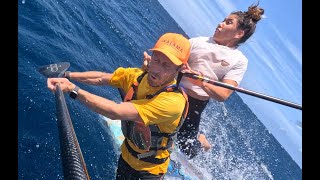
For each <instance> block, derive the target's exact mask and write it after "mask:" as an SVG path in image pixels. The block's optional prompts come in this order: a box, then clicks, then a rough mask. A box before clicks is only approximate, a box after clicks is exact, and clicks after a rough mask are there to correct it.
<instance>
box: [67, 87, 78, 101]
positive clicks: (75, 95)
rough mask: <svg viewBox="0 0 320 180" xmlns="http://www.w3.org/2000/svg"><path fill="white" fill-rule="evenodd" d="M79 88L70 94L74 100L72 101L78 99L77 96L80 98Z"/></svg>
mask: <svg viewBox="0 0 320 180" xmlns="http://www.w3.org/2000/svg"><path fill="white" fill-rule="evenodd" d="M79 89H80V88H79V87H78V86H76V87H75V88H74V89H73V90H72V91H71V92H70V94H69V96H70V97H71V98H72V99H76V98H77V96H78V91H79Z"/></svg>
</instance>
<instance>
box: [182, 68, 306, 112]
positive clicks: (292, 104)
mask: <svg viewBox="0 0 320 180" xmlns="http://www.w3.org/2000/svg"><path fill="white" fill-rule="evenodd" d="M183 75H184V76H186V77H189V78H192V79H197V80H201V81H204V82H207V83H210V84H213V85H215V86H220V87H224V88H227V89H231V90H235V91H238V92H241V93H244V94H248V95H251V96H255V97H259V98H262V99H265V100H268V101H272V102H275V103H279V104H282V105H285V106H289V107H292V108H296V109H300V110H302V106H301V105H299V104H296V103H292V102H289V101H285V100H282V99H279V98H275V97H272V96H268V95H265V94H261V93H258V92H254V91H250V90H246V89H243V88H240V87H235V86H233V85H230V84H226V83H223V82H219V81H214V80H211V79H209V78H206V77H203V76H199V75H196V74H192V73H183Z"/></svg>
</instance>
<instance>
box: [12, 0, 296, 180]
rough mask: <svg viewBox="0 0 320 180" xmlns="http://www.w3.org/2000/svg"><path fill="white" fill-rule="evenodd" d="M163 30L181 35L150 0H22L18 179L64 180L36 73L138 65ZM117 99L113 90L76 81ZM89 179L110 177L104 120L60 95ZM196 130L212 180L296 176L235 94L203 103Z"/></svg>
mask: <svg viewBox="0 0 320 180" xmlns="http://www.w3.org/2000/svg"><path fill="white" fill-rule="evenodd" d="M165 32H177V33H182V34H185V33H184V31H183V30H182V29H181V28H180V27H179V26H178V24H177V23H176V22H175V21H174V20H173V19H172V18H171V17H170V15H169V14H168V13H167V12H166V11H165V9H163V7H162V6H161V5H160V4H159V3H158V1H155V0H139V1H138V0H103V1H102V0H90V1H85V0H79V1H69V0H65V1H51V0H49V1H48V0H35V1H28V0H22V1H20V2H19V5H18V76H19V77H18V179H32V180H34V179H63V171H62V165H61V158H60V146H59V137H58V129H57V119H56V115H55V99H54V95H53V94H52V93H51V92H50V91H49V90H48V89H47V88H46V78H45V77H43V76H42V75H41V74H40V73H38V72H37V68H38V67H40V66H42V65H46V64H51V63H56V62H61V61H67V62H70V64H71V66H70V68H69V70H70V71H87V70H97V71H106V72H112V71H113V70H115V69H116V68H117V67H119V66H123V67H133V66H140V65H141V63H142V58H143V51H145V50H147V49H149V48H152V46H153V45H154V43H155V42H156V40H157V39H158V37H160V35H162V34H163V33H165ZM78 85H79V86H80V87H81V88H83V89H85V90H88V91H89V92H92V93H95V94H98V95H101V96H104V97H106V98H109V99H112V100H114V101H117V102H119V101H120V97H119V95H118V93H117V91H116V89H113V88H110V87H91V86H88V85H83V84H78ZM66 101H67V105H68V108H69V112H70V116H71V119H72V122H73V125H74V129H75V132H76V134H77V138H78V141H79V144H80V147H81V151H82V153H83V156H84V159H85V162H86V164H87V169H88V172H89V175H90V177H91V179H92V180H95V179H108V180H109V179H114V176H115V170H116V164H117V159H118V153H117V152H116V149H114V147H113V145H112V144H113V140H112V139H111V137H110V136H109V135H108V132H107V131H108V130H107V129H106V127H105V125H104V120H103V119H102V118H100V116H98V115H97V114H96V113H94V112H92V111H90V110H88V109H87V108H86V107H84V106H83V105H82V104H80V103H79V102H77V101H74V100H71V99H70V98H69V97H68V96H66ZM204 113H205V115H204V119H203V121H202V122H201V129H202V131H204V132H205V133H206V134H207V136H208V138H209V141H210V142H211V143H213V145H214V147H213V148H212V150H210V151H209V152H208V153H204V154H202V155H199V156H198V157H196V158H195V159H194V160H193V161H194V163H195V164H196V165H198V166H201V167H204V168H206V169H207V171H209V172H210V173H211V174H212V175H213V177H214V179H232V180H233V179H276V180H278V179H284V180H288V179H290V180H295V179H297V180H299V179H302V172H301V169H300V168H299V166H298V165H297V164H296V163H295V162H294V161H293V160H292V158H291V157H290V156H289V154H288V153H287V152H286V151H285V150H284V149H283V147H281V145H280V144H279V143H278V142H277V141H276V139H275V138H274V137H273V136H272V135H271V134H270V133H269V131H268V130H266V128H265V127H264V125H263V124H262V123H261V122H260V121H259V119H257V117H256V116H255V115H254V114H253V113H252V111H251V110H250V109H249V108H248V106H247V105H246V104H244V103H243V101H242V100H241V98H240V97H239V96H238V95H237V94H236V93H234V94H233V95H232V96H231V97H230V98H229V99H228V100H227V101H226V102H224V103H219V102H215V101H210V103H209V105H208V108H207V109H206V110H205V111H204Z"/></svg>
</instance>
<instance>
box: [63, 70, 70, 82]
mask: <svg viewBox="0 0 320 180" xmlns="http://www.w3.org/2000/svg"><path fill="white" fill-rule="evenodd" d="M64 77H65V78H67V79H69V80H70V71H66V72H65V73H64Z"/></svg>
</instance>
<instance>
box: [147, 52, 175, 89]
mask: <svg viewBox="0 0 320 180" xmlns="http://www.w3.org/2000/svg"><path fill="white" fill-rule="evenodd" d="M178 68H179V67H178V66H177V65H175V64H174V63H173V62H172V61H171V60H170V59H169V58H168V57H167V56H166V55H164V54H163V53H161V52H158V51H154V52H153V55H152V56H151V61H150V62H149V68H148V71H149V73H148V83H149V85H150V86H152V87H157V86H163V85H165V84H167V83H169V82H171V81H172V80H173V79H174V78H175V76H176V73H177V71H178Z"/></svg>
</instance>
